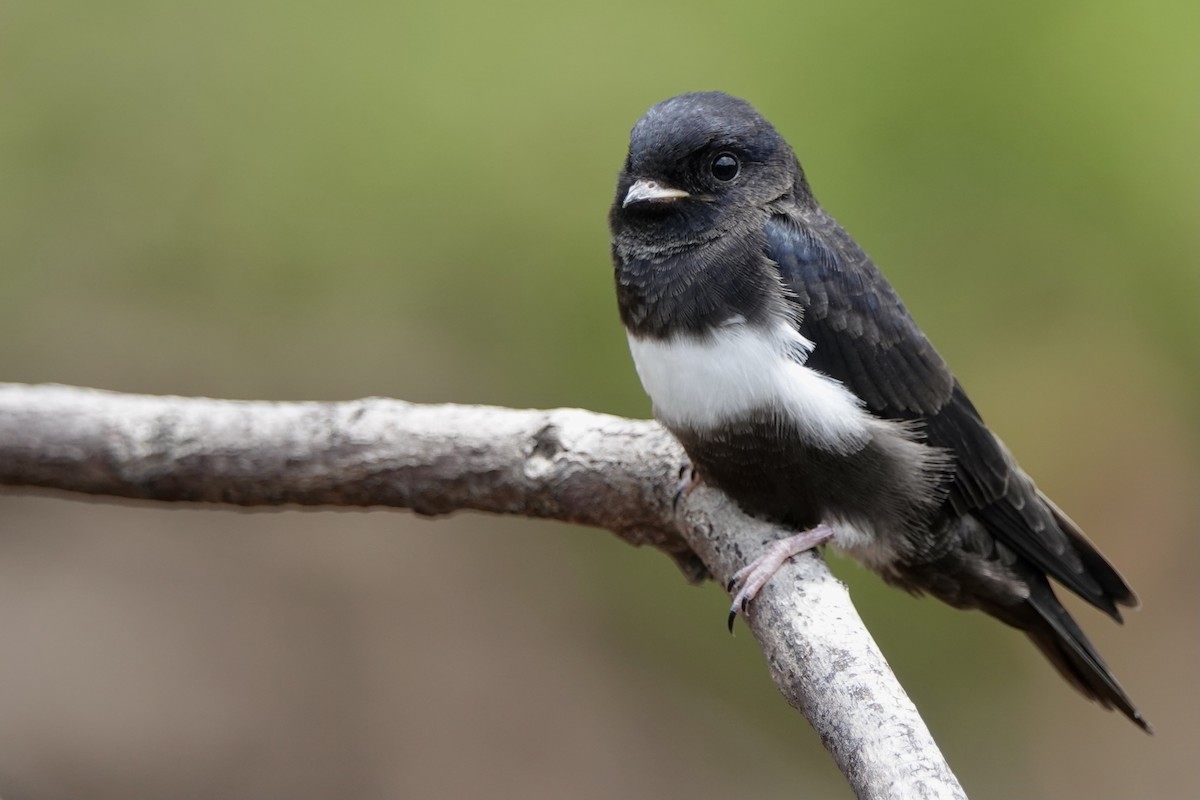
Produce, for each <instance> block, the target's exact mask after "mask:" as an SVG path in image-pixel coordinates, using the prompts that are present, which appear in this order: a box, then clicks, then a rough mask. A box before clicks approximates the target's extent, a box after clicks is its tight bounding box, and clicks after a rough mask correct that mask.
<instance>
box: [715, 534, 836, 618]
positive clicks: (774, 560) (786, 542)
mask: <svg viewBox="0 0 1200 800" xmlns="http://www.w3.org/2000/svg"><path fill="white" fill-rule="evenodd" d="M831 538H833V528H830V527H829V526H828V525H826V524H825V523H823V522H822V523H821V524H820V525H817V526H816V527H815V528H811V529H809V530H807V531H804V532H802V533H797V534H796V535H795V536H789V537H787V538H786V539H780V540H779V541H776V542H772V543H771V545H770V546H769V547H768V548H767V549H766V550H765V551H764V552H763V553H762V555H760V556H759V557H758V558H756V559H754V560H753V561H751V562H750V563H749V564H747V565H746V566H744V567H742V568H741V569H739V570H738V571H737V572H735V573H734V575H733V577H732V578H730V579H729V583H728V584H726V586H725V591H727V592H733V590H734V589H735V588H736V589H737V593H736V594H734V595H733V605H732V606H731V607H730V609H729V632H730V633H733V622H734V620H736V619H737V615H738V614H739V613H742V614H744V613H748V608H749V604H750V601H751V600H753V599H754V598H755V596H757V595H758V592H759V590H760V589H762V587H764V586H766V585H767V582H768V581H769V580H771V578H772V577H774V575H775V573H776V572H778V571H779V568H780V567H782V566H783V562H785V561H787V560H788V559H789V558H791V557H792V556H794V555H796V554H797V553H803V552H804V551H805V550H811V549H813V548H814V547H816V546H818V545H822V544H825V543H826V542H828V541H829V540H830V539H831Z"/></svg>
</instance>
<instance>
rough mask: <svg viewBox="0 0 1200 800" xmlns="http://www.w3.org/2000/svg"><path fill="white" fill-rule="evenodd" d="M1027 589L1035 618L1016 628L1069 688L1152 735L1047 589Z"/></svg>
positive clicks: (1146, 724)
mask: <svg viewBox="0 0 1200 800" xmlns="http://www.w3.org/2000/svg"><path fill="white" fill-rule="evenodd" d="M1030 588H1031V591H1032V593H1031V595H1030V598H1029V601H1028V602H1029V605H1030V606H1031V607H1032V608H1033V610H1034V611H1036V612H1037V617H1036V618H1033V619H1029V620H1028V622H1029V623H1032V624H1027V625H1021V626H1019V627H1022V628H1024V630H1025V633H1026V634H1028V635H1029V638H1030V639H1031V640H1033V643H1034V644H1035V645H1037V646H1038V649H1039V650H1041V651H1042V652H1043V653H1044V654H1045V655H1046V658H1048V659H1050V663H1051V664H1053V665H1054V666H1055V667H1057V668H1058V671H1059V672H1061V673H1062V675H1063V677H1064V678H1066V679H1067V681H1068V682H1070V683H1071V685H1072V686H1074V687H1075V688H1076V689H1078V690H1079V691H1081V692H1083V694H1084V695H1086V696H1087V697H1090V698H1092V699H1093V700H1095V701H1097V702H1098V703H1100V704H1101V705H1103V706H1104V707H1105V708H1116V709H1119V710H1120V711H1121V713H1123V714H1124V715H1125V716H1127V717H1129V719H1131V720H1132V721H1133V723H1134V724H1135V725H1137V726H1138V727H1139V728H1141V729H1142V730H1144V731H1145V732H1146V733H1154V729H1153V728H1151V727H1150V723H1149V722H1148V721H1147V720H1146V718H1145V717H1143V716H1142V713H1141V712H1140V711H1138V710H1137V709H1136V708H1135V707H1134V705H1133V701H1132V700H1130V699H1129V695H1127V694H1125V690H1124V689H1122V688H1121V684H1119V683H1117V679H1116V678H1114V677H1113V675H1112V673H1111V672H1109V670H1108V666H1107V665H1105V663H1104V660H1103V659H1102V658H1100V654H1099V653H1097V652H1096V649H1095V648H1094V647H1092V644H1091V642H1089V641H1088V640H1087V637H1086V636H1084V635H1083V631H1081V630H1080V629H1079V626H1078V625H1076V624H1075V620H1073V619H1071V615H1070V614H1068V613H1067V610H1066V609H1065V608H1063V607H1062V605H1061V604H1060V603H1059V602H1058V598H1056V597H1055V596H1054V592H1053V591H1052V590H1051V589H1050V586H1049V585H1048V584H1043V585H1042V586H1040V587H1039V586H1031V587H1030Z"/></svg>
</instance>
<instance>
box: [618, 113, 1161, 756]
mask: <svg viewBox="0 0 1200 800" xmlns="http://www.w3.org/2000/svg"><path fill="white" fill-rule="evenodd" d="M608 222H609V228H610V231H611V244H612V258H613V264H614V274H615V282H616V295H617V306H618V310H619V312H620V318H621V322H622V324H623V326H624V328H625V332H626V336H627V338H628V342H629V349H630V353H631V355H632V357H633V361H634V366H635V367H636V371H637V374H638V377H639V378H640V380H641V383H642V386H643V388H644V389H645V391H646V393H647V394H648V395H649V397H650V400H651V403H652V405H653V409H654V415H655V417H656V418H657V419H658V420H659V422H660V423H661V424H662V425H663V426H664V427H665V428H667V429H668V430H669V431H670V432H671V433H672V434H673V435H674V436H675V438H676V439H678V440H679V442H680V444H681V445H682V446H683V449H684V451H685V452H686V455H687V458H688V460H689V462H690V464H689V466H688V468H687V470H688V471H690V473H691V477H690V478H689V479H688V480H685V481H682V483H681V486H680V489H681V491H688V490H690V489H691V487H693V486H694V485H695V484H696V483H697V482H704V483H706V484H708V485H711V486H715V487H716V488H717V489H720V490H721V491H723V492H724V493H725V494H726V495H728V496H729V497H730V498H732V500H733V501H735V502H736V503H737V504H738V505H739V506H740V507H741V508H742V509H743V510H744V511H745V512H747V513H749V514H751V515H754V516H756V517H760V518H763V519H768V520H771V521H773V522H776V523H778V524H779V525H782V526H784V527H786V528H787V529H788V530H791V531H794V532H795V533H794V534H793V535H790V536H788V537H786V538H781V539H779V540H778V541H775V542H772V543H770V544H769V545H768V546H767V547H766V548H765V550H764V552H763V554H762V555H761V556H760V557H759V558H757V559H754V560H752V561H751V562H750V563H748V564H747V565H746V566H745V567H743V568H742V569H741V570H739V571H738V572H737V573H736V574H735V575H734V579H733V580H732V581H730V584H729V586H728V588H729V589H730V591H731V593H733V594H734V597H733V607H732V609H731V611H730V616H729V625H730V629H731V630H732V626H733V622H734V619H735V616H736V615H737V614H738V613H739V611H740V612H743V613H751V607H750V603H751V602H752V601H753V599H754V597H755V595H756V594H757V593H758V591H759V590H760V589H761V588H762V586H764V585H765V584H766V583H767V582H768V581H769V580H770V579H771V577H772V575H773V574H774V573H775V572H776V570H777V569H778V568H779V567H780V566H781V565H782V564H783V563H784V562H785V561H786V560H787V559H788V558H790V557H791V556H793V555H795V554H796V553H799V552H803V551H805V550H809V549H812V548H815V547H818V546H821V545H825V544H829V545H831V546H833V547H835V548H836V549H838V550H839V551H842V552H844V553H846V554H848V555H849V556H851V557H853V558H855V559H856V560H858V561H859V562H861V563H862V564H864V565H865V566H866V567H868V568H869V569H871V570H872V571H874V572H876V573H878V574H879V575H880V576H881V577H882V578H883V580H884V581H885V582H887V583H888V584H891V585H893V586H896V587H898V588H900V589H903V590H906V591H908V592H910V593H912V594H915V595H930V596H932V597H935V598H937V599H939V600H942V601H944V602H946V603H948V604H949V605H951V606H954V607H957V608H962V609H978V610H981V611H983V612H985V613H987V614H989V615H991V616H992V617H995V618H997V619H999V620H1000V621H1002V622H1004V623H1006V624H1008V625H1010V626H1012V627H1014V628H1016V629H1018V630H1020V631H1022V632H1024V633H1025V634H1026V635H1027V636H1028V637H1029V639H1031V640H1032V642H1033V644H1034V645H1036V646H1037V648H1038V649H1039V650H1040V651H1041V652H1042V653H1043V654H1044V655H1045V656H1046V657H1047V658H1048V659H1049V661H1050V663H1051V664H1053V666H1054V667H1056V668H1057V670H1058V671H1059V672H1060V673H1061V674H1062V676H1063V677H1064V678H1065V679H1066V680H1067V681H1068V682H1069V683H1070V684H1071V685H1073V686H1074V687H1075V688H1076V689H1078V690H1079V691H1080V692H1082V693H1083V694H1084V695H1085V696H1086V697H1088V698H1091V699H1093V700H1095V701H1097V702H1098V703H1100V704H1101V705H1102V706H1104V707H1105V708H1109V709H1113V708H1115V709H1118V710H1119V711H1121V712H1122V713H1123V714H1124V715H1125V716H1126V717H1128V718H1129V719H1130V720H1132V721H1133V722H1134V723H1135V724H1136V725H1138V726H1139V727H1140V728H1141V729H1142V730H1144V731H1146V732H1147V733H1150V732H1152V728H1151V726H1150V723H1149V722H1148V721H1147V720H1146V718H1145V717H1144V716H1143V715H1142V714H1141V712H1140V711H1138V709H1137V708H1136V707H1135V706H1134V703H1133V701H1132V700H1131V699H1130V698H1129V696H1128V695H1127V694H1126V692H1125V690H1124V689H1122V688H1121V685H1120V684H1119V683H1118V682H1117V679H1116V678H1115V677H1114V676H1113V674H1112V672H1111V671H1110V670H1109V668H1108V666H1107V665H1106V664H1105V663H1104V660H1103V659H1102V658H1101V657H1100V654H1099V653H1098V652H1097V651H1096V649H1095V647H1093V646H1092V644H1091V643H1090V642H1089V641H1088V639H1087V637H1086V636H1085V635H1084V633H1083V631H1082V630H1081V629H1080V627H1079V625H1078V624H1077V623H1076V622H1075V620H1074V619H1073V618H1072V617H1071V615H1070V614H1069V613H1068V612H1067V610H1066V609H1065V608H1064V607H1063V605H1062V604H1061V602H1060V601H1059V599H1058V597H1057V596H1056V594H1055V592H1054V589H1053V588H1052V586H1051V583H1050V581H1051V580H1054V581H1056V582H1057V583H1058V584H1060V585H1061V586H1062V587H1065V589H1067V590H1069V591H1071V592H1074V593H1075V594H1077V595H1079V596H1080V597H1082V598H1083V599H1084V600H1086V601H1087V602H1088V603H1090V604H1091V605H1093V606H1095V607H1096V608H1098V609H1099V610H1100V611H1102V612H1104V613H1105V614H1107V615H1108V616H1110V617H1111V618H1113V619H1114V620H1115V621H1117V622H1122V617H1121V611H1120V608H1122V607H1124V608H1137V607H1139V605H1140V603H1139V600H1138V598H1137V596H1136V594H1135V593H1134V592H1133V590H1132V589H1131V588H1130V587H1129V585H1128V583H1127V582H1126V581H1125V579H1124V578H1123V577H1121V575H1120V574H1119V573H1118V572H1117V570H1116V568H1114V567H1113V566H1112V565H1111V564H1110V563H1109V561H1108V560H1107V559H1106V558H1105V557H1104V556H1103V555H1101V553H1100V552H1099V550H1098V549H1097V548H1096V546H1095V545H1093V544H1092V542H1091V541H1090V540H1089V539H1088V538H1087V536H1086V535H1085V534H1084V533H1083V531H1082V530H1081V529H1080V528H1079V526H1078V525H1076V524H1075V523H1074V522H1073V521H1072V520H1071V519H1070V518H1069V517H1068V516H1067V515H1066V514H1065V513H1064V512H1063V511H1062V510H1061V509H1060V508H1059V507H1058V506H1057V505H1055V504H1054V503H1053V502H1052V501H1051V500H1050V499H1049V498H1048V497H1047V496H1046V495H1045V494H1044V493H1042V492H1041V491H1040V490H1039V489H1038V488H1037V486H1036V485H1035V484H1034V482H1033V480H1032V479H1031V478H1030V477H1029V475H1027V474H1026V473H1025V472H1024V471H1023V470H1022V469H1021V468H1020V466H1018V464H1017V462H1016V460H1015V459H1014V458H1013V456H1012V455H1011V453H1010V452H1009V450H1008V448H1007V447H1005V445H1004V444H1003V443H1002V442H1001V441H1000V439H999V438H997V436H996V435H995V434H993V433H992V432H991V430H990V429H989V428H988V427H987V425H986V424H985V423H984V421H983V418H982V417H981V415H980V413H979V411H978V410H976V408H975V406H974V405H973V404H972V402H971V400H970V399H969V398H968V397H967V393H966V392H965V391H964V389H963V387H962V386H961V385H960V384H959V382H958V380H957V379H956V378H955V377H954V374H953V373H952V372H951V370H950V368H949V367H948V366H947V364H946V362H945V361H944V360H943V359H942V357H941V356H940V355H939V354H938V352H937V350H935V349H934V346H933V345H932V344H931V343H930V341H929V339H928V338H927V337H926V336H925V334H924V333H923V332H922V331H921V329H920V328H919V327H918V326H917V323H916V322H915V321H914V320H913V318H912V316H911V315H910V314H909V312H908V311H907V309H906V308H905V306H904V304H903V303H902V302H901V300H900V297H899V296H898V295H897V293H896V291H895V289H893V288H892V286H891V284H890V283H889V282H888V281H887V279H886V278H885V277H884V276H883V275H882V273H880V271H879V269H878V268H877V267H876V266H875V264H874V263H873V262H872V261H871V259H870V258H869V257H868V256H867V254H866V253H865V252H864V250H863V249H862V248H861V247H860V246H859V245H858V243H857V242H856V241H855V240H854V239H853V238H852V237H851V236H850V234H849V233H847V232H846V230H845V229H844V228H842V226H841V225H839V224H838V223H837V221H835V220H834V218H833V217H832V216H830V215H829V214H828V213H827V212H826V211H825V210H824V209H823V208H822V207H821V205H820V204H819V203H818V202H817V200H816V199H815V197H814V196H813V193H812V190H811V188H810V187H809V183H808V179H807V177H806V176H805V172H804V170H803V168H802V167H801V165H800V162H799V160H798V159H797V157H796V155H795V154H794V151H793V150H792V148H791V147H790V146H789V144H788V143H787V142H786V141H785V140H784V138H783V137H782V136H781V135H780V134H779V133H778V131H777V130H776V129H775V128H774V127H773V126H772V125H771V124H770V123H769V122H768V121H767V120H766V119H764V118H763V116H762V115H761V114H759V112H758V111H757V110H755V109H754V107H753V106H751V105H750V104H749V103H748V102H746V101H745V100H742V99H739V98H736V97H733V96H731V95H728V94H724V93H721V92H693V93H687V94H681V95H678V96H675V97H671V98H669V99H667V100H663V101H662V102H660V103H658V104H656V105H654V106H652V107H651V108H650V109H649V110H648V111H647V112H646V113H645V114H644V115H643V116H642V117H641V118H640V119H639V120H638V121H637V123H636V124H635V125H634V127H633V129H632V131H631V133H630V139H629V150H628V154H627V156H626V158H625V162H624V164H623V166H622V169H621V171H620V174H619V177H618V180H617V190H616V197H615V200H614V202H613V205H612V207H611V210H610V212H609V216H608ZM683 474H684V473H681V478H682V475H683Z"/></svg>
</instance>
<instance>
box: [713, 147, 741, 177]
mask: <svg viewBox="0 0 1200 800" xmlns="http://www.w3.org/2000/svg"><path fill="white" fill-rule="evenodd" d="M741 166H742V165H741V164H740V163H738V160H737V156H735V155H734V154H733V153H717V156H716V158H714V159H713V160H712V166H711V167H710V169H711V170H712V174H713V177H714V178H716V179H717V180H719V181H724V182H726V183H727V182H729V181H731V180H733V179H734V178H736V177H737V174H738V170H739V169H741Z"/></svg>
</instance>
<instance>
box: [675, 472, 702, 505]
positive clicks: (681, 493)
mask: <svg viewBox="0 0 1200 800" xmlns="http://www.w3.org/2000/svg"><path fill="white" fill-rule="evenodd" d="M684 476H687V477H686V478H685V477H684ZM699 485H700V472H699V471H698V470H697V469H696V468H695V467H694V466H692V463H691V462H690V461H689V462H688V463H686V464H684V465H683V466H682V467H680V468H679V485H678V486H676V487H675V495H674V497H672V498H671V510H673V511H677V510H678V509H679V501H680V500H682V499H683V498H685V497H687V496H688V495H689V494H691V493H692V490H693V489H695V488H696V487H697V486H699Z"/></svg>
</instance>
